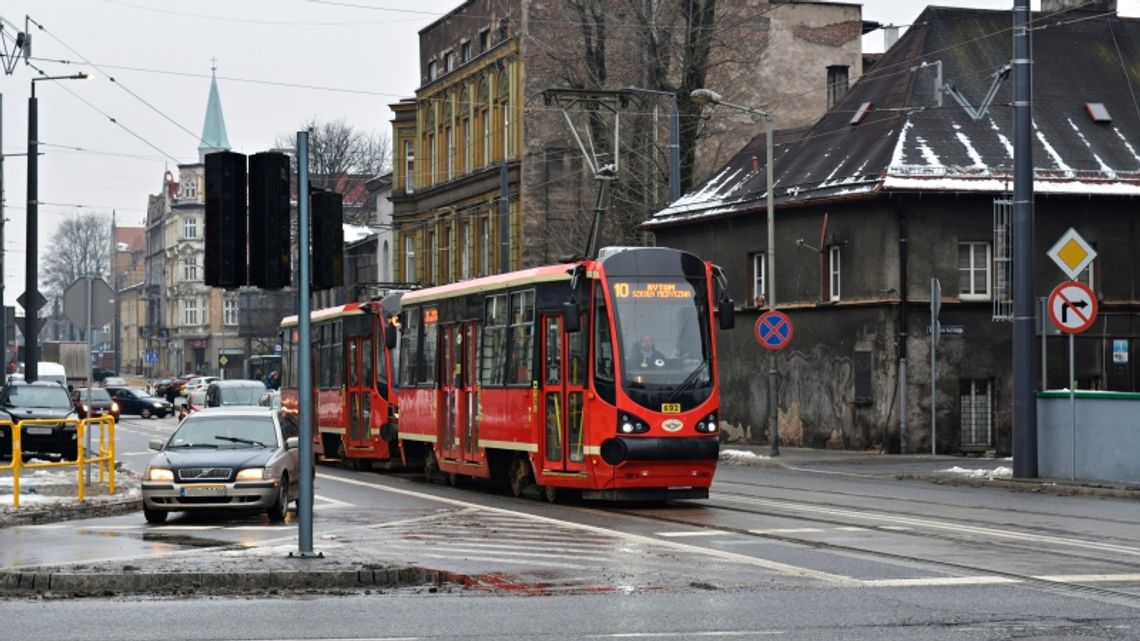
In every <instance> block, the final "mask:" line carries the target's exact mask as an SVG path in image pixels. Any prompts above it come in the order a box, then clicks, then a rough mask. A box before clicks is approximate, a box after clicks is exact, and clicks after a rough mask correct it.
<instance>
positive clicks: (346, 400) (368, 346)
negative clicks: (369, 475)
mask: <svg viewBox="0 0 1140 641" xmlns="http://www.w3.org/2000/svg"><path fill="white" fill-rule="evenodd" d="M399 301H400V294H392V295H389V296H387V297H385V298H384V299H383V300H380V301H371V302H367V303H348V304H347V305H339V306H337V307H331V308H327V309H321V310H316V311H313V312H312V313H311V314H310V322H311V327H310V330H311V336H310V338H311V342H312V345H311V353H312V370H313V377H312V381H313V398H312V403H313V408H314V411H313V419H314V426H313V453H314V455H316V456H318V457H320V456H323V457H325V458H335V459H339V460H340V461H341V463H343V464H345V465H347V466H349V467H352V468H356V469H359V468H362V467H372V466H375V467H383V468H390V467H400V466H402V465H403V462H402V461H401V459H400V456H399V452H398V450H397V448H396V442H395V434H396V418H397V409H396V407H397V406H396V382H395V379H394V374H395V363H396V362H397V359H398V349H392V348H389V347H387V346H389V345H391V346H396V336H395V334H394V333H393V332H395V331H396V328H395V327H393V326H391V325H389V324H388V319H389V318H391V317H393V316H394V315H395V314H398V313H399V311H400V307H399ZM297 324H298V317H297V316H295V315H294V316H288V317H286V318H285V319H284V320H283V321H282V322H281V329H282V337H281V340H282V351H283V356H284V361H285V362H284V367H283V368H282V369H283V371H282V376H283V378H282V381H281V406H282V407H283V408H284V409H285V410H286V411H296V410H297V408H298V402H299V397H298V392H297V382H298V381H297V372H298V370H297V363H298V361H297V354H298V349H300V345H299V340H298V328H297Z"/></svg>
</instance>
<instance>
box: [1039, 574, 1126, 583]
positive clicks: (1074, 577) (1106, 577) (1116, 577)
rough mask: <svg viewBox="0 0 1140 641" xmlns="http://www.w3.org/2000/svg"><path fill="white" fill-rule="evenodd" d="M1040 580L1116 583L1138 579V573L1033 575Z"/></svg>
mask: <svg viewBox="0 0 1140 641" xmlns="http://www.w3.org/2000/svg"><path fill="white" fill-rule="evenodd" d="M1033 578H1035V579H1038V580H1040V581H1055V582H1057V583H1116V582H1126V581H1140V573H1132V574H1052V575H1044V576H1035V577H1033Z"/></svg>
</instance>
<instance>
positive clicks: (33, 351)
mask: <svg viewBox="0 0 1140 641" xmlns="http://www.w3.org/2000/svg"><path fill="white" fill-rule="evenodd" d="M86 77H87V74H85V73H82V72H80V73H76V74H72V75H70V76H40V77H39V78H32V94H31V95H30V96H29V97H28V222H27V226H28V229H27V243H28V246H27V250H26V251H27V254H25V260H24V379H25V380H27V381H29V382H31V381H34V380H36V379H38V378H39V354H37V338H36V336H37V334H38V333H39V328H38V327H37V324H38V321H39V311H40V299H41V295H40V291H39V287H38V285H37V281H38V280H39V273H38V262H39V229H38V220H37V218H38V217H39V202H40V201H39V147H40V141H39V123H38V118H39V107H38V104H39V103H38V102H37V101H36V83H37V82H39V81H41V80H82V79H84V78H86Z"/></svg>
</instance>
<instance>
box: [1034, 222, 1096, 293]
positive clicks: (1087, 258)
mask: <svg viewBox="0 0 1140 641" xmlns="http://www.w3.org/2000/svg"><path fill="white" fill-rule="evenodd" d="M1046 253H1047V254H1048V256H1049V258H1052V259H1053V262H1054V263H1057V266H1058V267H1060V268H1061V271H1063V272H1065V275H1066V276H1068V277H1069V278H1071V279H1073V280H1076V279H1077V276H1079V275H1080V273H1081V272H1082V271H1084V270H1085V267H1088V266H1089V263H1091V262H1093V259H1094V258H1096V250H1095V249H1093V248H1092V245H1090V244H1088V243H1087V242H1085V239H1084V238H1081V235H1080V234H1078V233H1077V230H1075V229H1073V228H1072V227H1070V228H1069V231H1067V232H1065V233H1064V234H1062V235H1061V239H1060V240H1058V241H1057V242H1056V243H1055V244H1054V245H1053V247H1052V248H1051V249H1050V250H1049V251H1048V252H1046Z"/></svg>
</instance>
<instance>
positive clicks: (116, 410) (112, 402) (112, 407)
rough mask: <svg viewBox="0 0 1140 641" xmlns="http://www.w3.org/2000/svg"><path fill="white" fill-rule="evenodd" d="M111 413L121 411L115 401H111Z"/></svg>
mask: <svg viewBox="0 0 1140 641" xmlns="http://www.w3.org/2000/svg"><path fill="white" fill-rule="evenodd" d="M111 411H112V412H118V411H119V404H118V403H116V402H115V401H111Z"/></svg>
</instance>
